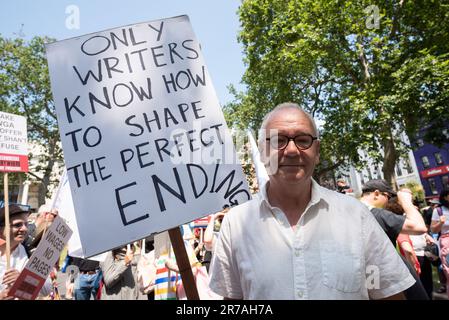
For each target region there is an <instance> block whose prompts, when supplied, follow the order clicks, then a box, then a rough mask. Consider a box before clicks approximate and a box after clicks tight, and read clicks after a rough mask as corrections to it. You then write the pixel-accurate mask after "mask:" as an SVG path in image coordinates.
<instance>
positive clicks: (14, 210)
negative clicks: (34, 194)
mask: <svg viewBox="0 0 449 320" xmlns="http://www.w3.org/2000/svg"><path fill="white" fill-rule="evenodd" d="M28 215H29V211H27V210H26V209H25V208H24V207H23V206H19V205H11V206H9V222H10V243H11V257H10V259H11V260H10V264H11V265H10V269H8V270H7V269H6V236H7V235H6V234H5V208H0V255H1V256H0V300H3V299H11V297H8V296H7V295H8V290H9V288H11V287H12V285H13V284H14V282H15V281H16V280H17V278H18V276H19V274H20V272H21V271H22V269H23V268H24V267H25V265H26V263H27V262H28V256H27V253H26V251H25V248H24V246H23V245H22V244H21V243H22V242H23V241H24V240H25V238H26V236H27V233H28V222H27V219H28ZM51 288H52V287H51V282H50V281H49V280H48V279H47V281H46V282H45V284H44V286H43V287H42V289H41V292H40V294H41V295H48V294H50V291H51Z"/></svg>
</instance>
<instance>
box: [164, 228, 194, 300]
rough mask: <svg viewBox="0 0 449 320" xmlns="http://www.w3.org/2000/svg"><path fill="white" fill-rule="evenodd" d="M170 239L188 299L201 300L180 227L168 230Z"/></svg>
mask: <svg viewBox="0 0 449 320" xmlns="http://www.w3.org/2000/svg"><path fill="white" fill-rule="evenodd" d="M168 234H169V235H170V241H171V243H172V246H173V251H174V252H175V257H176V263H177V265H178V269H179V272H180V273H181V278H182V284H183V285H184V289H185V291H186V296H187V299H188V300H199V299H200V297H199V295H198V290H197V288H196V283H195V278H194V277H193V273H192V266H191V265H190V261H189V257H188V256H187V251H186V247H185V245H184V241H183V239H182V235H181V231H180V230H179V227H176V228H173V229H170V230H168Z"/></svg>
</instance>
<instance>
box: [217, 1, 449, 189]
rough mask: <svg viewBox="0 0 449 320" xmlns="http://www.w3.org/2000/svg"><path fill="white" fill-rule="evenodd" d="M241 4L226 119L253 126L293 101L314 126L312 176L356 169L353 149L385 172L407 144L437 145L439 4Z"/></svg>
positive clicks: (442, 72) (445, 72)
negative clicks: (317, 146)
mask: <svg viewBox="0 0 449 320" xmlns="http://www.w3.org/2000/svg"><path fill="white" fill-rule="evenodd" d="M372 4H373V3H372V2H371V1H362V0H351V1H335V0H334V1H329V0H288V1H287V0H286V1H269V0H246V1H242V4H241V6H240V8H239V15H240V21H241V32H240V35H239V40H240V42H241V43H242V44H243V47H244V52H245V63H246V66H247V70H246V72H245V74H244V76H243V79H242V81H243V83H244V84H246V86H247V91H246V92H243V93H242V92H240V93H237V92H234V93H235V101H233V102H232V103H229V104H228V105H226V106H225V108H224V109H225V113H226V115H227V118H228V120H229V121H231V123H233V124H234V125H236V126H240V127H252V128H253V129H256V128H257V127H258V126H259V125H260V122H261V119H262V118H263V115H264V114H265V113H266V112H267V111H269V110H271V109H272V108H273V107H274V106H275V105H277V104H279V103H282V102H286V101H294V102H297V103H299V104H300V105H301V106H303V107H304V108H305V109H306V110H307V111H309V112H310V113H312V114H313V115H314V116H315V117H316V118H317V119H319V120H322V121H323V122H324V125H323V127H322V132H321V134H322V154H321V157H322V163H321V166H320V167H318V168H317V170H318V171H317V175H318V176H320V175H321V174H324V173H325V172H326V171H328V170H332V169H335V168H336V167H339V166H341V165H344V164H348V163H352V164H355V165H358V166H361V165H363V164H365V162H364V161H363V160H364V159H363V158H361V153H360V152H359V150H363V151H364V152H365V153H366V154H368V155H369V156H370V157H371V158H372V159H374V160H376V161H378V162H381V163H383V172H384V176H385V178H386V179H388V180H390V181H392V182H393V176H394V166H395V163H396V161H397V159H398V157H399V155H400V154H401V153H402V152H404V151H405V149H406V147H407V146H405V145H403V142H402V141H401V139H400V133H401V132H406V133H407V134H408V135H409V137H410V138H411V139H413V136H414V134H415V133H417V131H418V129H419V128H420V127H421V126H423V125H426V124H429V123H430V124H433V125H432V126H431V130H429V131H428V132H427V135H426V136H425V138H426V140H427V141H428V142H434V143H442V142H444V136H443V135H441V130H442V128H443V126H444V125H447V123H448V122H449V121H448V119H449V113H448V112H447V108H448V105H449V104H448V102H449V101H448V94H449V93H448V92H449V90H448V89H449V65H448V59H447V58H448V53H449V50H448V49H449V10H448V9H449V7H448V5H447V4H445V2H444V1H438V0H434V1H405V0H402V1H379V2H376V6H372Z"/></svg>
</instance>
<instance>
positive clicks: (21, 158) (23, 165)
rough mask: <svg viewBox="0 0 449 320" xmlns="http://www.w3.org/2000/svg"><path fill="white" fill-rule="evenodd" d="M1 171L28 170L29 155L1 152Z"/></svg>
mask: <svg viewBox="0 0 449 320" xmlns="http://www.w3.org/2000/svg"><path fill="white" fill-rule="evenodd" d="M0 172H28V157H27V156H26V155H18V154H17V155H12V154H6V153H0Z"/></svg>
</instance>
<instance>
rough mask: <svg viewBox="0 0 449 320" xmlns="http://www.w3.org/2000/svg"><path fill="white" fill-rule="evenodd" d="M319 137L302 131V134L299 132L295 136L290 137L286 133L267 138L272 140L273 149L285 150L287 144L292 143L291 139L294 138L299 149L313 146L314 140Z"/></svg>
mask: <svg viewBox="0 0 449 320" xmlns="http://www.w3.org/2000/svg"><path fill="white" fill-rule="evenodd" d="M317 139H318V137H314V136H312V135H311V134H308V133H302V134H298V135H297V136H294V137H288V136H284V135H275V136H272V137H270V138H267V141H269V142H270V145H271V147H272V148H273V149H277V150H284V149H285V148H286V147H287V145H288V144H289V143H290V141H292V140H293V142H294V143H295V146H296V147H297V148H298V149H299V150H307V149H309V148H310V147H311V146H312V144H313V141H315V140H317Z"/></svg>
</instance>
